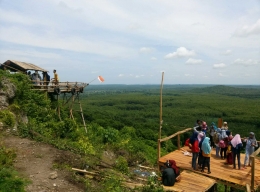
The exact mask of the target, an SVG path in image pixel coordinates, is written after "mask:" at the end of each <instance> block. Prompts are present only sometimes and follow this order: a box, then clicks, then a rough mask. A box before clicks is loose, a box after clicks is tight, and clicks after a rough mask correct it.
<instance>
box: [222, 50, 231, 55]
mask: <svg viewBox="0 0 260 192" xmlns="http://www.w3.org/2000/svg"><path fill="white" fill-rule="evenodd" d="M231 54H232V51H231V50H230V49H228V50H226V51H225V52H223V53H221V55H231Z"/></svg>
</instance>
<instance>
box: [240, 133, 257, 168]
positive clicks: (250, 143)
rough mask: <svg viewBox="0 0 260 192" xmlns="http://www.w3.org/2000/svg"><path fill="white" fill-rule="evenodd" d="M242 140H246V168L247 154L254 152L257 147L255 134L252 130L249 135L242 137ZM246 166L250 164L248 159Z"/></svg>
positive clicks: (245, 162)
mask: <svg viewBox="0 0 260 192" xmlns="http://www.w3.org/2000/svg"><path fill="white" fill-rule="evenodd" d="M244 142H246V156H245V161H244V167H243V168H244V169H246V165H247V161H248V159H249V156H250V155H251V154H252V153H254V151H255V147H258V143H257V140H256V138H255V134H254V133H253V132H250V133H249V137H248V138H246V139H244ZM248 166H250V161H249V163H248Z"/></svg>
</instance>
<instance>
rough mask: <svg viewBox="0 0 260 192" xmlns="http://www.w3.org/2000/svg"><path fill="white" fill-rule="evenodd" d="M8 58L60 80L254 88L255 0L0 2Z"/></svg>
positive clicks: (257, 67) (259, 75) (257, 75)
mask: <svg viewBox="0 0 260 192" xmlns="http://www.w3.org/2000/svg"><path fill="white" fill-rule="evenodd" d="M8 59H12V60H18V61H24V62H30V63H34V64H36V65H39V66H41V67H42V68H45V69H47V70H50V71H52V69H54V68H55V69H57V71H58V74H59V76H60V80H61V81H84V82H89V81H91V80H93V79H95V78H96V77H97V76H98V75H102V76H103V77H104V78H105V80H106V81H105V83H107V84H114V83H119V84H159V83H160V80H161V72H162V71H164V72H165V83H167V84H258V85H259V84H260V1H259V0H250V1H244V0H229V1H226V0H218V1H201V0H124V1H122V0H109V1H107V0H42V1H40V0H38V1H36V0H12V1H11V0H0V63H3V62H5V61H6V60H8ZM94 82H95V83H98V81H94Z"/></svg>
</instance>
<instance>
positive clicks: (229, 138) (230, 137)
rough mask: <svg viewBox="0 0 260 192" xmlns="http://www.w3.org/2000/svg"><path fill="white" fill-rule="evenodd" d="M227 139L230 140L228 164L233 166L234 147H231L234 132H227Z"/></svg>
mask: <svg viewBox="0 0 260 192" xmlns="http://www.w3.org/2000/svg"><path fill="white" fill-rule="evenodd" d="M226 134H227V136H228V137H227V139H228V145H227V152H226V154H227V164H229V165H232V164H233V154H232V146H231V140H232V139H233V136H232V132H231V131H229V130H227V131H226Z"/></svg>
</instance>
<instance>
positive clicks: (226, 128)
mask: <svg viewBox="0 0 260 192" xmlns="http://www.w3.org/2000/svg"><path fill="white" fill-rule="evenodd" d="M221 129H225V130H228V125H227V122H226V121H225V122H224V123H223V126H222V127H221Z"/></svg>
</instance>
